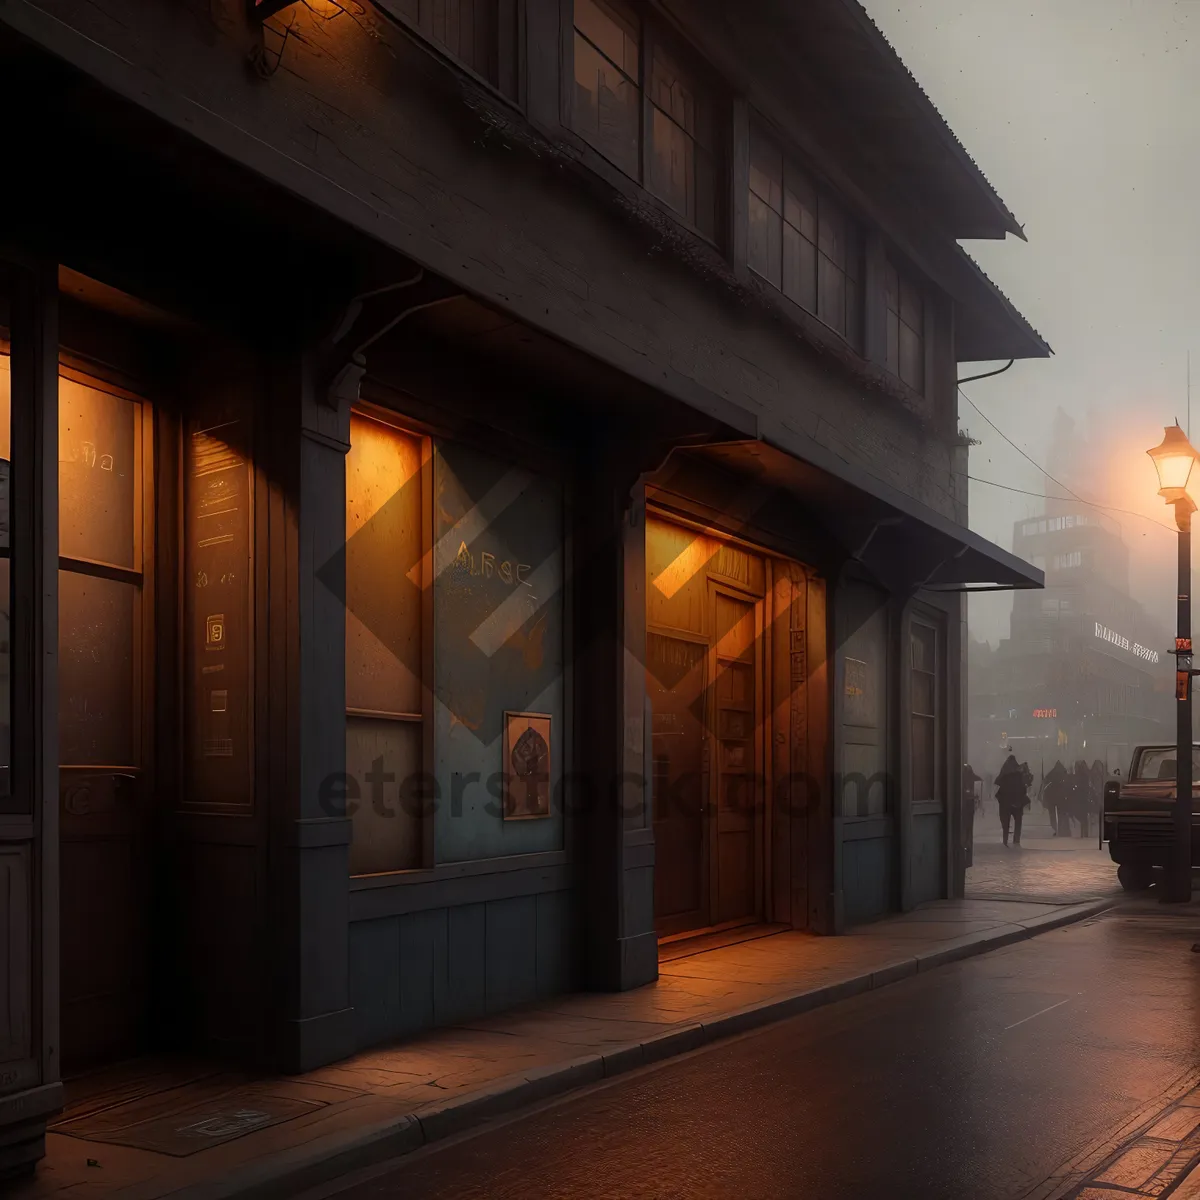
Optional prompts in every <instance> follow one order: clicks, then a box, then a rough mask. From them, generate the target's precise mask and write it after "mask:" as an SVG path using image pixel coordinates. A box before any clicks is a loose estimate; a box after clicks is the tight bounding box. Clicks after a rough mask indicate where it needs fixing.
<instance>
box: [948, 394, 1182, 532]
mask: <svg viewBox="0 0 1200 1200" xmlns="http://www.w3.org/2000/svg"><path fill="white" fill-rule="evenodd" d="M958 394H959V395H960V396H961V397H962V398H963V399H964V400H965V401H966V402H967V403H968V404H969V405H970V406H971V407H972V408H973V409H974V410H975V411H976V412H977V413H978V414H979V415H980V416H981V417H982V418H983V419H984V420H985V421H986V422H987V423H988V425H990V426H991V427H992V429H993V430H995V432H996V433H998V434H999V435H1000V436H1001V437H1002V438H1003V439H1004V440H1005V441H1006V442H1007V443H1008V444H1009V445H1010V446H1011V447H1012V448H1013V449H1014V450H1015V451H1016V452H1017V453H1018V454H1019V455H1021V457H1022V458H1024V459H1025V460H1026V462H1028V463H1029V464H1030V465H1031V466H1033V467H1035V468H1036V469H1037V470H1038V471H1040V472H1041V473H1042V474H1043V475H1045V477H1046V478H1047V479H1048V480H1050V482H1051V483H1052V484H1054V485H1055V487H1059V488H1062V490H1063V491H1064V492H1066V493H1067V495H1066V496H1046V495H1045V494H1044V493H1043V492H1031V491H1027V490H1026V489H1025V488H1016V487H1010V486H1009V485H1008V484H1005V483H997V482H996V481H995V480H994V479H980V478H979V477H977V476H975V475H968V476H967V478H968V479H971V480H974V482H976V483H984V484H988V485H989V486H991V487H996V488H1002V489H1003V490H1004V491H1006V492H1016V493H1018V494H1019V495H1023V496H1038V497H1040V498H1043V499H1047V500H1067V499H1070V500H1076V501H1078V502H1079V503H1080V504H1085V505H1087V507H1089V508H1098V509H1100V510H1101V511H1102V512H1113V513H1121V514H1123V515H1125V516H1129V517H1139V518H1140V519H1141V520H1143V521H1149V522H1150V524H1151V525H1157V526H1158V527H1159V528H1160V529H1165V530H1166V531H1167V532H1168V533H1175V532H1176V531H1175V529H1174V528H1172V527H1171V526H1170V525H1167V524H1166V523H1165V522H1163V521H1156V520H1155V519H1154V518H1153V517H1150V516H1147V515H1146V514H1145V513H1140V512H1136V511H1134V510H1133V509H1131V508H1117V507H1116V506H1115V505H1112V504H1098V503H1097V502H1096V501H1094V500H1085V499H1084V498H1083V497H1082V496H1081V495H1079V493H1078V492H1076V491H1074V490H1073V489H1072V488H1069V487H1067V485H1066V484H1065V483H1063V482H1062V480H1060V479H1056V478H1055V477H1054V476H1053V475H1051V474H1050V472H1049V471H1047V470H1046V468H1045V467H1043V466H1042V465H1041V463H1039V462H1037V461H1036V460H1035V459H1034V458H1033V456H1032V455H1031V454H1029V452H1028V451H1027V450H1025V449H1023V448H1022V447H1021V446H1018V445H1017V443H1016V442H1014V441H1013V440H1012V438H1010V437H1009V436H1008V434H1007V433H1005V432H1004V430H1003V429H1001V428H1000V427H999V426H998V425H997V424H996V423H995V421H993V420H992V419H991V417H989V416H988V415H987V413H985V412H984V411H983V409H982V408H980V407H979V405H978V404H976V403H975V401H974V400H972V399H971V397H970V396H968V395H967V393H966V392H964V391H963V390H962V388H961V387H960V388H959V389H958ZM1120 524H1121V523H1120V522H1119V521H1118V522H1117V525H1118V527H1120Z"/></svg>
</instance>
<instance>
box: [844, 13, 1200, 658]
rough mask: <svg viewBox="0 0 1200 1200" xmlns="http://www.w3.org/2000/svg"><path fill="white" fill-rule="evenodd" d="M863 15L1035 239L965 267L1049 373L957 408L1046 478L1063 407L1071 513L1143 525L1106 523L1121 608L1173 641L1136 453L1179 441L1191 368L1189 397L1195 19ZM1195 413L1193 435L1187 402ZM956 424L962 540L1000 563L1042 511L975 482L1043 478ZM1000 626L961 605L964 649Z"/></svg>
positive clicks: (1141, 457) (1165, 555) (1022, 374)
mask: <svg viewBox="0 0 1200 1200" xmlns="http://www.w3.org/2000/svg"><path fill="white" fill-rule="evenodd" d="M864 3H865V7H866V9H867V11H868V12H869V13H870V14H871V16H872V17H873V18H874V20H875V21H876V22H877V23H878V25H879V26H880V28H881V29H882V30H883V32H884V33H885V34H886V35H887V37H888V39H889V40H890V41H891V42H892V44H893V45H894V46H895V48H896V50H897V51H898V52H899V54H900V56H901V57H902V58H903V59H904V61H905V63H906V64H907V65H908V67H909V68H910V69H911V70H912V72H913V74H914V75H915V76H916V78H917V80H918V82H919V83H920V84H921V85H922V87H924V89H925V91H926V92H927V94H928V95H929V97H930V99H931V100H932V101H933V103H934V104H935V105H937V107H938V109H939V110H940V111H941V113H942V115H943V116H944V117H945V118H946V120H947V121H948V122H949V124H950V126H951V128H952V129H954V131H955V133H956V134H957V135H958V137H959V139H960V140H961V141H962V142H963V144H964V145H965V146H966V148H967V150H968V152H969V153H970V154H971V155H972V157H973V158H974V159H975V161H976V162H977V163H978V164H979V166H980V168H981V169H982V170H983V172H984V174H985V175H986V176H987V177H988V179H989V180H990V181H991V183H992V185H993V186H994V187H995V188H996V190H997V191H998V192H999V194H1000V195H1001V196H1002V197H1003V198H1004V200H1005V201H1006V203H1007V204H1008V206H1009V207H1010V208H1011V209H1012V211H1013V212H1014V213H1015V214H1016V217H1017V219H1018V220H1019V221H1021V222H1022V223H1023V224H1024V226H1025V232H1026V235H1027V237H1028V238H1029V241H1028V244H1023V243H1021V242H1020V241H1019V240H1017V239H1014V238H1010V239H1008V240H1007V241H1006V242H971V243H966V244H965V248H966V249H967V250H968V251H969V253H970V254H971V255H972V256H973V257H974V258H975V259H976V260H977V261H978V262H979V263H980V265H981V266H982V267H983V268H984V270H986V271H987V273H988V274H989V275H990V276H991V277H992V279H994V280H995V281H996V283H997V284H998V285H999V286H1000V287H1001V288H1002V289H1003V290H1004V292H1005V293H1006V294H1007V295H1008V296H1009V298H1010V299H1011V300H1012V301H1013V302H1014V303H1015V304H1016V306H1017V307H1018V308H1019V309H1020V310H1021V312H1023V313H1024V314H1025V315H1026V317H1028V319H1029V320H1030V321H1031V323H1032V324H1033V325H1034V326H1035V327H1036V328H1037V329H1038V330H1039V331H1040V332H1041V333H1042V335H1043V336H1044V337H1045V338H1046V339H1047V340H1048V341H1049V343H1050V344H1051V346H1053V348H1054V351H1055V357H1054V358H1051V359H1050V360H1048V361H1031V362H1018V363H1017V364H1015V365H1014V366H1013V367H1012V369H1011V370H1010V371H1008V372H1007V373H1005V374H1004V375H1001V376H998V377H996V378H995V379H987V380H981V381H979V382H976V383H973V384H968V385H966V387H965V389H964V390H965V392H966V393H967V395H968V396H969V397H970V400H971V401H973V402H975V404H977V405H978V406H979V408H980V409H981V410H982V411H983V412H984V413H986V414H987V417H989V418H990V419H991V420H992V421H993V422H994V423H995V425H996V426H997V427H998V428H999V429H1000V430H1002V431H1003V432H1004V433H1005V434H1007V435H1008V437H1009V438H1011V439H1012V441H1013V442H1015V443H1016V444H1017V445H1018V446H1020V447H1021V448H1022V449H1023V450H1025V451H1026V452H1027V453H1028V454H1029V456H1030V457H1031V458H1032V459H1033V460H1034V461H1035V462H1037V463H1038V464H1040V465H1041V466H1046V465H1047V462H1046V459H1047V452H1048V448H1049V435H1050V429H1051V424H1052V421H1053V418H1054V414H1055V411H1056V410H1057V409H1058V408H1059V407H1061V408H1062V409H1063V410H1064V411H1065V412H1067V413H1068V414H1069V415H1070V416H1071V417H1073V418H1074V419H1075V420H1076V422H1078V423H1079V425H1080V427H1081V428H1085V429H1087V430H1088V431H1089V432H1090V433H1091V435H1092V440H1093V442H1094V443H1095V444H1096V445H1097V447H1098V452H1097V455H1096V458H1097V461H1096V463H1095V467H1094V469H1093V472H1092V475H1093V476H1094V477H1093V478H1089V479H1088V481H1087V482H1088V484H1089V485H1090V486H1088V488H1087V490H1086V492H1082V493H1081V494H1083V495H1084V496H1085V497H1086V498H1087V499H1091V500H1095V501H1098V502H1101V503H1104V504H1108V505H1112V506H1115V507H1116V508H1119V509H1130V510H1134V511H1135V512H1137V513H1142V514H1145V517H1146V518H1151V519H1144V518H1141V517H1138V516H1131V515H1128V514H1123V513H1119V512H1114V513H1113V514H1112V515H1114V516H1115V517H1116V519H1117V520H1119V521H1120V522H1121V524H1122V527H1123V532H1124V537H1125V540H1126V542H1127V543H1128V545H1129V547H1130V554H1131V560H1132V564H1133V579H1134V584H1133V590H1134V595H1135V596H1136V597H1137V599H1139V600H1140V601H1141V602H1142V603H1143V604H1145V605H1146V606H1147V607H1148V608H1149V609H1150V610H1151V611H1152V613H1153V614H1154V615H1155V616H1156V617H1157V618H1159V619H1160V620H1162V621H1163V622H1164V623H1170V624H1172V625H1173V598H1174V595H1173V594H1174V590H1175V589H1174V570H1175V541H1174V536H1173V533H1172V529H1171V528H1170V525H1171V522H1170V514H1169V512H1168V510H1167V509H1166V507H1165V505H1164V504H1163V503H1162V501H1161V500H1159V499H1158V497H1157V496H1156V495H1155V488H1156V486H1157V484H1156V481H1155V475H1154V469H1153V466H1152V465H1151V463H1150V461H1149V459H1148V458H1147V457H1146V455H1145V451H1146V449H1147V448H1148V447H1150V446H1152V445H1154V444H1155V443H1157V442H1158V441H1159V440H1160V439H1161V437H1162V429H1163V426H1164V424H1169V423H1170V422H1171V421H1172V420H1173V419H1174V418H1175V417H1176V416H1178V418H1179V420H1180V422H1181V423H1183V424H1185V425H1186V424H1187V419H1188V417H1187V411H1186V409H1187V400H1186V378H1187V366H1186V363H1187V355H1188V352H1189V350H1190V351H1191V356H1192V359H1193V364H1192V374H1193V375H1194V376H1195V377H1196V380H1195V383H1196V386H1195V388H1194V390H1196V391H1197V392H1198V393H1200V339H1197V337H1196V334H1195V329H1196V323H1197V317H1198V316H1200V282H1198V280H1197V265H1198V260H1200V230H1198V223H1197V221H1196V218H1195V216H1194V208H1195V196H1196V194H1197V187H1196V185H1197V183H1198V182H1200V168H1198V167H1197V160H1196V154H1195V148H1196V146H1197V143H1198V141H1200V104H1197V99H1198V93H1200V86H1198V85H1197V82H1196V81H1197V79H1198V78H1200V5H1197V4H1191V3H1176V2H1172V0H1137V2H1136V3H1134V2H1133V0H1041V2H1040V3H1038V4H1037V5H1032V4H1024V5H1018V4H1014V3H1009V2H1006V0H921V2H916V0H905V2H903V3H898V2H897V0H864ZM996 365H1002V364H996ZM979 369H980V370H983V369H986V367H980V368H979ZM974 373H975V371H974V370H966V371H964V372H963V374H974ZM1194 407H1196V408H1197V412H1196V420H1197V422H1198V424H1200V394H1198V395H1197V396H1196V397H1194ZM960 424H961V425H962V427H963V428H965V429H966V430H968V431H969V432H970V434H971V435H972V436H973V437H975V438H978V439H980V442H981V445H979V446H977V447H974V448H973V449H972V450H971V455H970V474H971V476H972V477H973V481H972V482H971V484H970V509H971V517H970V521H971V527H972V529H975V530H977V531H978V532H979V533H981V534H983V535H984V536H986V537H988V538H990V539H991V540H993V541H995V542H997V543H998V544H999V545H1001V546H1003V547H1005V548H1006V549H1008V548H1011V546H1012V527H1013V522H1014V521H1017V520H1020V519H1022V518H1025V517H1028V516H1031V515H1033V514H1034V513H1036V512H1038V511H1039V510H1040V509H1041V507H1042V506H1041V502H1040V501H1039V500H1038V499H1037V498H1036V496H1028V495H1022V494H1021V492H1020V491H1006V490H1003V489H1001V488H999V487H995V486H991V485H989V484H987V483H982V482H976V480H985V479H986V480H991V481H993V483H1000V484H1004V485H1006V486H1007V487H1008V488H1012V489H1022V490H1024V491H1029V492H1034V493H1038V494H1040V493H1042V492H1043V490H1044V488H1045V486H1046V478H1045V476H1044V475H1043V474H1042V473H1041V472H1040V471H1039V470H1038V469H1037V468H1036V467H1035V466H1033V465H1031V463H1030V462H1029V461H1027V460H1026V459H1025V458H1024V457H1023V456H1022V455H1021V454H1020V453H1019V452H1018V451H1017V450H1014V449H1013V448H1012V447H1010V446H1009V445H1008V443H1007V442H1006V441H1005V440H1004V439H1003V438H1002V437H1001V436H999V435H998V434H997V433H995V432H994V431H993V430H992V428H990V427H989V426H988V424H987V422H986V421H985V420H983V419H982V418H981V417H980V416H979V415H978V413H977V412H976V411H975V410H974V409H973V408H972V405H971V404H970V403H967V402H966V401H964V400H962V399H961V398H960ZM1198 437H1200V430H1198ZM1064 482H1067V481H1065V480H1064ZM1010 607H1011V597H1010V596H1006V595H1003V594H1001V595H999V596H993V597H975V598H973V599H972V601H971V624H972V628H973V631H975V632H976V633H977V634H978V635H980V636H986V637H987V638H988V639H989V640H991V641H993V642H994V641H995V640H996V639H997V638H998V637H1001V636H1004V635H1005V634H1006V633H1007V623H1008V620H1007V618H1008V611H1009V609H1010Z"/></svg>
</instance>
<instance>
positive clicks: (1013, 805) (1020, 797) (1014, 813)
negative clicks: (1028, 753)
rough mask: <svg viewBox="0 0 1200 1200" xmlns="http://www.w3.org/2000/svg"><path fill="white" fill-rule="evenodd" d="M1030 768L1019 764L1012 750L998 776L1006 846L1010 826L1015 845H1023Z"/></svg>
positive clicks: (997, 802)
mask: <svg viewBox="0 0 1200 1200" xmlns="http://www.w3.org/2000/svg"><path fill="white" fill-rule="evenodd" d="M1030 779H1031V776H1030V773H1029V768H1028V767H1027V766H1025V765H1024V764H1023V763H1018V762H1017V756H1016V755H1015V754H1013V753H1012V751H1011V750H1010V751H1009V753H1008V757H1007V758H1006V759H1005V760H1004V765H1003V766H1002V767H1001V768H1000V773H999V774H998V775H997V776H996V804H997V806H998V807H999V809H1000V825H1001V827H1002V828H1003V830H1004V844H1005V845H1006V846H1007V845H1008V829H1009V825H1012V827H1013V845H1014V846H1019V845H1020V844H1021V822H1022V821H1023V820H1024V818H1025V810H1026V809H1027V808H1028V807H1029V780H1030Z"/></svg>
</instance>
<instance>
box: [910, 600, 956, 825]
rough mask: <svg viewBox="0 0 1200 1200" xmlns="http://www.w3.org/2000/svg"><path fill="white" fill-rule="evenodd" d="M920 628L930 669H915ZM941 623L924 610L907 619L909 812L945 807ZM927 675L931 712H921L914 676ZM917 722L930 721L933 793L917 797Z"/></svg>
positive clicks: (943, 686) (945, 779) (944, 721)
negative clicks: (926, 639) (930, 651)
mask: <svg viewBox="0 0 1200 1200" xmlns="http://www.w3.org/2000/svg"><path fill="white" fill-rule="evenodd" d="M918 630H922V631H924V632H926V633H928V634H929V635H930V642H931V644H932V647H933V667H932V669H931V670H923V669H918V668H917V666H916V664H915V662H914V661H913V658H914V653H913V652H914V649H915V646H916V640H917V631H918ZM944 630H945V626H944V625H943V623H942V622H941V621H939V620H937V619H936V618H935V617H933V616H932V615H927V614H926V613H924V612H917V613H914V614H913V616H912V617H911V618H910V620H909V622H908V639H907V641H908V656H907V662H906V663H905V668H906V671H907V674H908V705H907V707H908V787H909V795H910V797H911V801H912V809H913V812H915V813H918V814H928V813H941V812H945V811H946V809H947V800H948V796H947V775H946V754H945V750H946V741H945V739H946V712H945V705H946V683H945V680H944V679H943V675H944V673H945V670H946V654H945V650H944V645H943V642H944ZM917 675H924V676H928V677H930V678H931V679H932V681H933V696H932V699H933V704H932V707H933V711H932V712H922V711H919V710H918V709H917V706H916V694H917V688H916V676H917ZM917 721H928V722H930V724H931V726H932V730H933V747H932V751H933V756H932V767H933V795H932V796H918V795H917V791H916V753H915V749H914V747H915V744H916V739H915V737H914V730H915V725H916V722H917Z"/></svg>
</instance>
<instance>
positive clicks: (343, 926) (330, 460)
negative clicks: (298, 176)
mask: <svg viewBox="0 0 1200 1200" xmlns="http://www.w3.org/2000/svg"><path fill="white" fill-rule="evenodd" d="M283 378H284V379H286V381H287V382H286V385H285V388H286V394H284V395H280V396H278V397H277V404H276V417H277V418H283V419H286V415H287V414H290V427H286V428H280V429H279V434H278V443H279V446H280V448H281V449H280V450H279V451H277V453H279V454H280V456H281V458H282V459H283V462H282V463H281V464H280V466H279V469H278V472H277V474H278V478H279V479H280V480H281V482H282V483H283V485H284V496H283V497H282V499H281V503H280V506H279V511H278V513H277V514H274V513H273V516H276V515H277V517H278V529H279V532H280V533H281V535H282V543H283V544H282V550H281V552H278V553H276V552H275V551H273V553H272V578H271V593H272V594H271V614H272V627H273V628H279V626H280V625H282V627H283V633H282V636H281V637H279V638H278V639H276V638H273V639H272V640H273V642H275V643H276V644H274V645H273V646H272V655H271V671H272V681H271V691H272V703H273V704H279V703H280V702H283V701H284V698H285V697H286V710H285V712H286V719H285V720H283V721H282V722H280V721H273V722H272V724H273V730H272V733H273V735H274V736H277V737H279V738H280V741H281V743H282V746H283V747H284V749H283V752H282V759H281V761H279V762H278V765H277V768H276V770H277V776H276V778H275V779H274V780H273V782H272V830H271V840H272V859H273V862H274V868H273V871H272V876H273V881H274V886H275V887H277V889H278V892H277V894H278V897H279V899H278V908H277V912H276V916H275V919H276V920H277V921H279V922H280V923H281V924H280V926H279V928H280V929H281V931H283V940H282V945H283V951H282V958H281V961H280V963H279V981H280V985H281V986H280V995H279V998H280V1000H281V1002H282V1013H281V1020H280V1022H279V1050H278V1057H279V1059H280V1065H281V1066H282V1067H283V1068H284V1069H285V1070H291V1071H303V1070H309V1069H311V1068H313V1067H316V1066H319V1065H321V1064H324V1063H328V1062H334V1061H336V1060H338V1059H340V1058H344V1057H346V1056H347V1055H348V1054H350V1053H351V1051H352V1050H353V1029H352V1016H353V1011H352V1009H351V1007H350V999H349V917H350V912H349V898H350V875H349V844H350V835H351V830H350V821H349V819H348V818H346V817H344V816H338V815H336V814H332V815H331V814H330V813H329V812H328V811H326V809H327V807H328V803H327V800H326V801H325V802H324V803H323V801H322V796H323V794H327V792H328V789H327V788H326V789H325V793H323V784H325V783H326V781H327V780H329V779H331V778H334V777H337V776H339V775H340V774H341V773H342V772H344V771H345V769H346V741H345V725H346V703H345V652H346V651H345V647H346V632H345V630H346V616H345V604H344V600H343V599H342V596H343V595H344V590H345V589H344V582H343V585H342V588H341V591H340V594H339V591H338V589H337V586H336V579H335V578H334V574H336V572H337V571H338V570H339V569H340V570H342V571H344V554H343V548H344V545H345V540H346V539H345V533H346V466H345V456H346V452H347V451H348V449H349V446H350V401H349V399H348V398H343V399H342V400H341V401H340V402H339V403H338V404H337V406H336V407H330V404H329V401H328V395H327V393H326V391H325V389H324V388H323V387H322V386H321V385H320V383H319V382H318V381H317V377H316V372H315V371H314V370H313V368H312V367H311V364H309V363H307V362H298V361H297V362H294V363H293V369H292V370H291V371H290V372H285V373H283ZM281 424H282V421H281ZM272 542H273V543H274V542H275V537H274V532H273V534H272ZM339 564H340V566H339ZM331 572H332V573H333V574H331Z"/></svg>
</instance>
